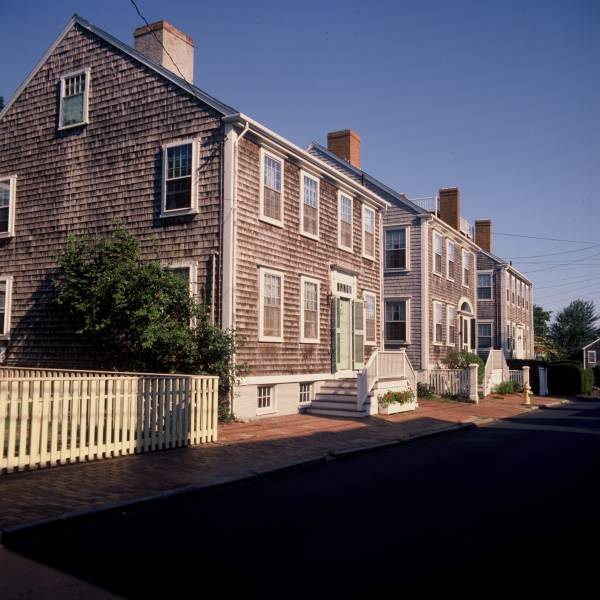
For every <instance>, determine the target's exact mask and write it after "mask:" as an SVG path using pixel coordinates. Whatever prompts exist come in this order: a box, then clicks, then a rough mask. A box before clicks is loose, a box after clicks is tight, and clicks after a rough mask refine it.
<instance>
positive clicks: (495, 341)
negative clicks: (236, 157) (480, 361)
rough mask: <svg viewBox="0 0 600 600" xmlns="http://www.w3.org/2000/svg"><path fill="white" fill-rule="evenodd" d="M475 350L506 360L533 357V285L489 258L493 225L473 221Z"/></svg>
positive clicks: (506, 264) (504, 263)
mask: <svg viewBox="0 0 600 600" xmlns="http://www.w3.org/2000/svg"><path fill="white" fill-rule="evenodd" d="M475 241H476V243H477V245H478V246H479V248H480V250H479V252H478V253H477V332H478V349H479V352H480V354H481V355H482V356H483V357H485V356H487V353H488V352H489V350H490V349H491V348H496V349H502V350H503V351H504V355H505V357H506V358H518V359H530V358H533V357H534V334H533V333H534V329H533V284H532V283H531V281H530V280H529V279H528V278H527V277H525V275H523V274H522V273H521V272H520V271H518V270H517V269H516V268H515V267H514V266H513V265H512V263H510V262H508V261H506V260H503V259H501V258H499V257H498V256H496V255H494V254H492V222H491V220H489V219H481V220H478V221H475Z"/></svg>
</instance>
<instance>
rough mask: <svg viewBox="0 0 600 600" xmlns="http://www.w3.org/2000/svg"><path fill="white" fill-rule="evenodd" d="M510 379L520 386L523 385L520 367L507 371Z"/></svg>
mask: <svg viewBox="0 0 600 600" xmlns="http://www.w3.org/2000/svg"><path fill="white" fill-rule="evenodd" d="M508 377H509V380H510V381H516V382H517V383H518V384H519V386H520V387H523V371H522V369H515V370H514V371H509V372H508Z"/></svg>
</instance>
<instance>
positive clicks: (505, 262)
mask: <svg viewBox="0 0 600 600" xmlns="http://www.w3.org/2000/svg"><path fill="white" fill-rule="evenodd" d="M479 252H481V254H485V256H487V257H488V258H491V259H492V260H493V261H495V262H497V263H498V264H499V265H502V266H503V267H506V268H507V269H509V270H510V271H513V272H514V273H515V274H516V275H518V276H519V277H520V278H521V279H523V280H524V281H526V282H527V283H528V284H529V285H533V282H532V281H531V279H529V278H528V277H525V275H523V273H521V271H519V269H517V268H516V267H514V266H513V264H512V263H511V262H510V261H508V260H504V259H503V258H500V257H499V256H496V255H495V254H492V253H491V252H488V251H487V250H484V249H483V248H479Z"/></svg>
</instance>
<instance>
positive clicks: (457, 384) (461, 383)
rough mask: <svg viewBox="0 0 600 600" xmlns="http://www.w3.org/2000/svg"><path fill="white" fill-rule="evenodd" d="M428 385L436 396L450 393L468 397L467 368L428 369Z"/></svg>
mask: <svg viewBox="0 0 600 600" xmlns="http://www.w3.org/2000/svg"><path fill="white" fill-rule="evenodd" d="M429 387H430V388H432V391H433V393H434V394H437V395H438V396H442V395H451V396H463V397H466V398H468V397H469V392H470V389H469V388H470V384H469V369H433V370H431V371H429Z"/></svg>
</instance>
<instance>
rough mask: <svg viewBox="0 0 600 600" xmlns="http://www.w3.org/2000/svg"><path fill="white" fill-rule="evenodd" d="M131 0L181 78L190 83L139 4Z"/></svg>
mask: <svg viewBox="0 0 600 600" xmlns="http://www.w3.org/2000/svg"><path fill="white" fill-rule="evenodd" d="M129 1H130V2H131V4H133V7H134V8H135V11H136V12H137V14H138V15H140V17H141V18H142V20H143V21H144V23H146V26H147V27H148V29H149V30H150V31H151V32H152V35H153V36H154V38H155V39H156V41H157V42H158V43H159V44H160V45H161V47H162V49H163V50H164V51H165V52H166V54H167V56H168V57H169V58H170V59H171V62H172V63H173V64H174V65H175V68H176V69H177V71H178V72H179V75H180V76H181V78H182V79H183V80H184V81H185V82H186V83H189V81H188V80H187V79H186V77H185V75H184V74H183V73H182V72H181V69H180V68H179V65H178V64H177V63H176V62H175V60H174V59H173V57H172V56H171V53H170V52H169V51H168V50H167V49H166V48H165V46H164V44H163V43H162V42H161V41H160V40H159V39H158V36H157V35H156V32H155V31H154V29H152V28H151V27H150V23H148V21H147V19H146V17H145V16H144V15H143V14H142V13H141V11H140V9H139V8H138V5H137V4H136V3H135V0H129Z"/></svg>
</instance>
